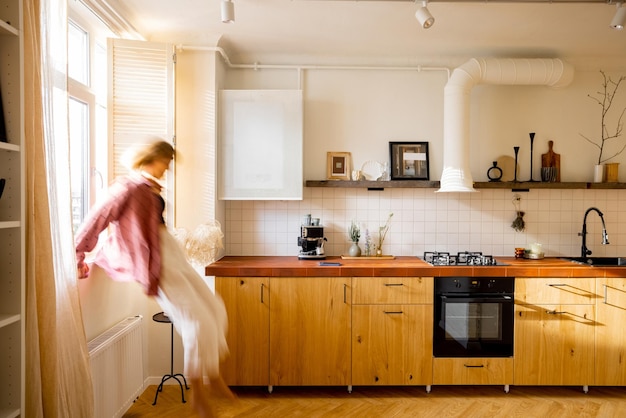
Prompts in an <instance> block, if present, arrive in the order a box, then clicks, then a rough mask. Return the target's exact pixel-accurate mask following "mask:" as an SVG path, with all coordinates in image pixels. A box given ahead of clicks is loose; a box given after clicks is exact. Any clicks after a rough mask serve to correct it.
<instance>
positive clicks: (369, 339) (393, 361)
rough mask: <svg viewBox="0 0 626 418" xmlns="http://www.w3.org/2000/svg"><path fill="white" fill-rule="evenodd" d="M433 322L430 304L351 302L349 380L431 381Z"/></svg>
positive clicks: (360, 382) (363, 382) (366, 382)
mask: <svg viewBox="0 0 626 418" xmlns="http://www.w3.org/2000/svg"><path fill="white" fill-rule="evenodd" d="M432 324H433V307H432V305H354V306H353V307H352V327H353V329H352V335H353V339H352V384H353V385H431V384H432V341H433V333H432V329H433V328H432Z"/></svg>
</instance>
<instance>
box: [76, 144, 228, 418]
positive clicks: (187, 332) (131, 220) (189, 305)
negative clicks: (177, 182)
mask: <svg viewBox="0 0 626 418" xmlns="http://www.w3.org/2000/svg"><path fill="white" fill-rule="evenodd" d="M174 155H175V151H174V148H173V147H172V145H170V144H169V143H167V142H165V141H157V142H154V143H152V144H150V145H147V146H145V147H144V148H142V149H140V150H138V151H137V152H136V154H135V156H134V158H133V159H132V161H131V167H132V169H133V171H132V173H131V174H130V175H128V176H125V177H121V178H119V179H117V181H116V182H115V183H114V184H113V185H112V186H111V187H110V188H109V195H108V197H107V198H106V199H105V200H104V201H102V202H100V203H98V204H96V205H95V206H94V207H93V208H92V210H91V211H90V213H89V214H88V216H87V218H86V219H85V222H84V223H83V225H82V226H81V227H80V229H79V231H78V233H77V236H76V258H77V263H78V264H77V267H78V277H79V278H86V277H88V275H89V265H88V264H87V263H86V262H85V253H86V252H90V251H92V250H93V249H94V248H95V247H96V245H97V243H98V237H99V235H100V233H101V232H102V231H103V230H104V229H106V228H107V227H109V226H111V227H112V228H111V231H110V234H109V235H108V237H107V239H106V241H105V242H104V244H103V245H102V247H101V248H100V249H99V250H98V252H97V254H96V256H95V260H94V263H93V264H94V266H92V267H93V268H102V269H103V270H104V271H105V272H106V273H107V274H108V276H109V277H111V278H112V279H113V280H119V281H136V282H138V283H139V284H140V285H141V286H142V287H143V290H144V292H145V293H146V294H147V295H148V296H153V297H154V298H155V299H156V301H157V302H158V303H159V305H160V306H161V308H162V309H163V311H164V312H165V313H166V314H167V315H168V316H169V318H170V319H171V321H172V323H173V324H174V327H175V328H176V330H177V332H178V333H179V334H180V336H181V338H182V342H183V347H184V359H185V360H184V373H185V375H186V376H187V377H188V378H189V381H190V383H191V385H192V389H193V391H192V401H193V404H194V408H195V410H196V412H197V413H198V414H199V415H200V416H201V417H212V416H213V410H212V407H211V405H210V404H209V400H208V397H209V391H208V390H207V388H206V387H205V386H204V384H203V376H204V375H205V374H206V375H207V376H208V377H209V381H210V388H212V389H213V390H215V391H217V392H218V393H219V394H221V395H225V396H228V397H234V396H233V394H232V392H231V391H230V389H229V388H228V387H227V386H226V384H225V383H224V381H223V380H222V378H221V376H220V373H219V365H220V361H221V360H223V359H224V357H225V356H226V355H227V353H228V347H227V344H226V331H227V325H228V322H227V317H226V310H225V308H224V304H223V302H222V300H221V299H220V298H219V297H218V296H216V295H215V294H213V292H211V290H210V289H209V287H208V286H207V285H206V283H205V282H204V280H203V279H202V277H201V276H200V275H199V274H198V273H197V272H196V270H195V269H194V268H193V267H192V266H191V265H190V264H189V262H187V260H186V258H185V254H184V252H183V249H182V247H181V245H180V244H179V243H178V241H176V239H175V238H174V236H173V235H171V234H170V233H169V232H168V230H167V228H166V226H165V221H164V219H163V211H164V209H165V201H164V200H163V198H162V196H161V189H162V186H161V184H160V179H161V178H162V177H163V175H164V174H165V172H166V171H167V169H168V167H169V165H170V163H171V161H172V160H173V159H174Z"/></svg>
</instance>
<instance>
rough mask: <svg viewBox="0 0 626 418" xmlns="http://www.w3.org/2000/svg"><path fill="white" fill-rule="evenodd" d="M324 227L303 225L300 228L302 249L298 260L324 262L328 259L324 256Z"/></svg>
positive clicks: (299, 241) (299, 243)
mask: <svg viewBox="0 0 626 418" xmlns="http://www.w3.org/2000/svg"><path fill="white" fill-rule="evenodd" d="M325 241H327V239H326V238H325V237H324V227H323V226H321V225H302V226H301V227H300V236H299V237H298V246H300V247H302V249H301V250H300V253H299V254H298V258H299V259H300V260H323V259H325V258H326V255H325V254H324V242H325Z"/></svg>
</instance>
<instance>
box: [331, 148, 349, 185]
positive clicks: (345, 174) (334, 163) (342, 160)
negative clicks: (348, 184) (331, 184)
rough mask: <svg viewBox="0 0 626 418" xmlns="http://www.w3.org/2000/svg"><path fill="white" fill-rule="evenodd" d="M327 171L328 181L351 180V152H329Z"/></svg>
mask: <svg viewBox="0 0 626 418" xmlns="http://www.w3.org/2000/svg"><path fill="white" fill-rule="evenodd" d="M326 170H327V171H326V178H328V180H350V171H351V170H352V156H351V154H350V153H349V152H327V153H326Z"/></svg>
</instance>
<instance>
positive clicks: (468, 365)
mask: <svg viewBox="0 0 626 418" xmlns="http://www.w3.org/2000/svg"><path fill="white" fill-rule="evenodd" d="M464 366H465V367H467V368H468V369H480V368H483V367H485V365H483V364H480V365H478V366H472V365H471V364H464Z"/></svg>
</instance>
